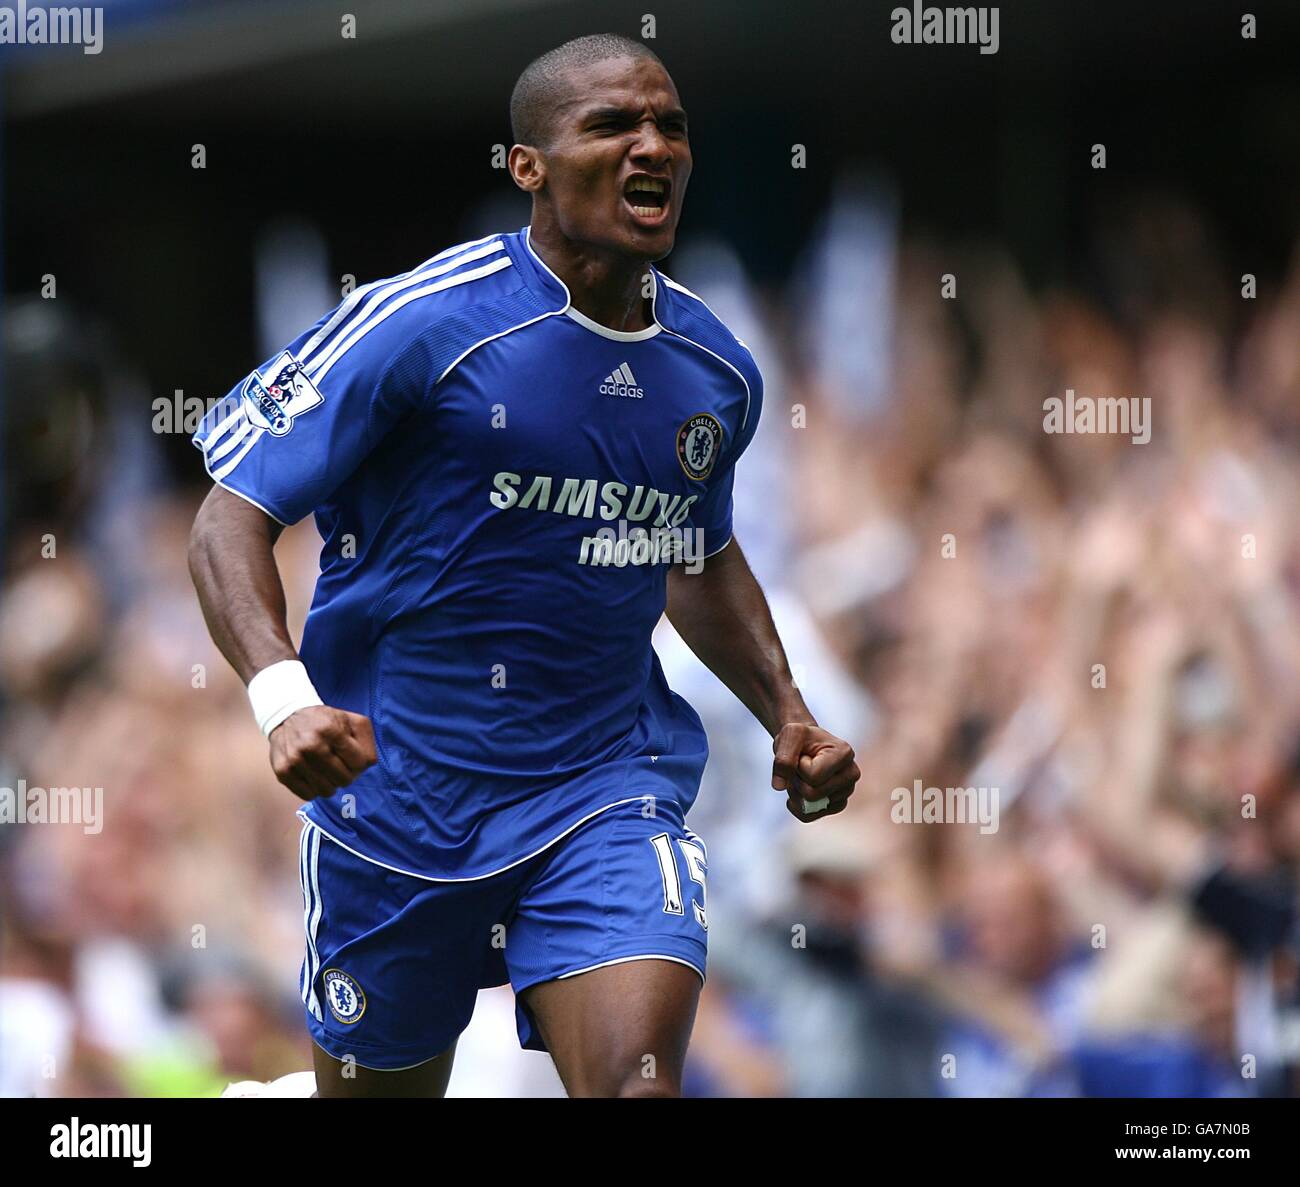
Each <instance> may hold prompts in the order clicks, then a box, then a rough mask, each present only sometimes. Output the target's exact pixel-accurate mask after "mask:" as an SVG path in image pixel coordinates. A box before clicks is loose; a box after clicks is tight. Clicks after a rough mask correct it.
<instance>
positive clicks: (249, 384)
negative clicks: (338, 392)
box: [241, 350, 325, 437]
mask: <svg viewBox="0 0 1300 1187" xmlns="http://www.w3.org/2000/svg"><path fill="white" fill-rule="evenodd" d="M241 394H242V395H243V397H244V404H245V406H246V407H247V409H248V419H249V420H250V421H252V422H253V424H254V425H256V426H257V427H258V428H260V429H266V430H268V431H269V432H270V433H271V434H272V435H273V436H276V437H283V436H284V435H285V433H287V432H288V431H289V430H290V429H291V428H293V422H294V419H295V418H296V417H299V416H301V415H302V414H303V413H304V412H310V411H311V409H313V408H315V407H316V405H317V404H323V403H324V402H325V397H324V396H322V395H321V394H320V392H319V391H317V390H316V385H315V384H314V383H312V381H311V380H310V379H309V378H308V377H307V372H306V371H304V370H303V367H302V364H301V363H299V362H298V360H297V359H295V358H294V357H293V355H291V354H290V353H289V352H288V351H287V350H286V351H285V352H284V353H283V354H282V355H280V357H279V358H278V359H276V360H275V361H274V362H273V363H272V364H271V365H270V366H269V367H267V368H266V372H265V374H263V373H262V372H261V371H254V372H253V373H252V374H251V375H250V376H249V377H248V378H247V379H246V380H244V387H243V391H242V393H241Z"/></svg>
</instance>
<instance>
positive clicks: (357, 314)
mask: <svg viewBox="0 0 1300 1187" xmlns="http://www.w3.org/2000/svg"><path fill="white" fill-rule="evenodd" d="M509 239H510V236H509V235H506V234H496V235H488V236H486V237H484V238H482V239H474V240H470V241H468V242H466V243H458V244H456V245H454V246H453V247H449V248H446V249H445V250H443V251H440V252H439V253H438V254H437V255H434V256H431V257H430V258H429V259H427V260H425V261H424V262H423V263H421V264H418V265H416V266H415V267H414V268H411V269H409V270H408V271H406V272H402V273H399V274H398V275H396V276H389V277H385V278H384V279H382V280H376V281H373V282H371V283H369V284H366V285H363V286H362V287H360V288H358V289H356V290H355V291H354V292H352V293H350V294H349V295H348V296H347V297H345V298H344V299H343V301H342V302H340V304H339V305H338V306H337V307H336V308H335V309H333V310H332V311H331V312H330V313H328V314H327V315H326V316H325V317H323V318H322V319H321V320H320V321H319V322H318V323H317V324H316V325H315V326H313V327H312V329H311V330H310V331H308V332H307V333H306V334H305V335H303V337H302V338H301V339H300V340H299V342H298V343H296V344H295V346H296V349H295V350H294V352H293V353H294V355H295V356H296V358H297V360H298V362H299V363H300V364H301V366H302V367H303V368H304V369H305V370H306V371H307V372H308V374H309V375H310V376H311V377H312V378H313V380H317V381H319V380H323V379H324V378H325V377H326V375H328V373H329V372H330V371H331V370H332V369H333V368H334V367H335V366H337V365H340V364H342V365H344V366H346V365H347V364H353V365H355V364H358V363H361V364H365V365H367V367H374V366H382V365H385V364H393V363H395V362H397V361H398V360H399V359H400V358H401V357H402V356H404V355H406V354H408V353H417V354H419V355H420V356H421V359H420V361H421V365H422V366H423V367H429V366H437V365H438V364H439V363H440V362H444V361H450V359H453V358H455V357H456V355H457V354H459V353H460V352H461V351H462V350H464V349H465V348H466V347H467V346H468V345H471V344H472V343H473V342H474V341H475V340H476V339H478V338H482V337H487V336H491V335H492V334H496V333H500V332H502V331H504V330H506V329H509V328H510V326H511V325H513V324H515V323H516V322H517V321H519V320H526V318H527V317H528V316H530V315H532V314H533V312H534V310H533V306H534V305H535V304H536V301H535V299H534V298H532V296H531V294H530V293H529V291H528V289H527V287H526V285H525V283H524V280H523V278H522V277H521V276H520V274H519V270H518V268H517V267H516V266H515V262H514V259H513V257H512V255H511V253H510V251H509V245H508V240H509Z"/></svg>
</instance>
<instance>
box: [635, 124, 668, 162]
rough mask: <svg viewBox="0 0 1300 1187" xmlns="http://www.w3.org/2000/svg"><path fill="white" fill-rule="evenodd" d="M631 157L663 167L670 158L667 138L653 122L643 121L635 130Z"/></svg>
mask: <svg viewBox="0 0 1300 1187" xmlns="http://www.w3.org/2000/svg"><path fill="white" fill-rule="evenodd" d="M632 155H633V156H634V157H636V158H638V159H640V160H645V161H648V162H652V163H654V164H657V165H663V164H667V163H668V161H669V160H670V159H671V158H672V155H673V149H672V145H671V144H669V143H668V138H667V137H666V136H665V135H664V134H663V133H662V132H661V131H660V130H659V125H658V124H657V123H655V122H654V120H645V121H643V122H642V124H641V126H640V127H639V128H638V129H637V138H636V143H635V144H634V145H633V146H632Z"/></svg>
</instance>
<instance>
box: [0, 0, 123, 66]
mask: <svg viewBox="0 0 1300 1187" xmlns="http://www.w3.org/2000/svg"><path fill="white" fill-rule="evenodd" d="M0 45H79V46H81V52H82V53H83V54H97V53H99V52H100V51H101V50H102V49H103V48H104V10H103V9H102V8H64V7H52V8H46V7H44V6H42V5H39V4H31V5H29V4H28V3H27V0H18V3H17V4H15V5H8V4H6V5H3V6H0Z"/></svg>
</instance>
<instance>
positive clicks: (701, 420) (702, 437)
mask: <svg viewBox="0 0 1300 1187" xmlns="http://www.w3.org/2000/svg"><path fill="white" fill-rule="evenodd" d="M721 448H722V426H721V425H720V424H719V423H718V421H717V418H716V417H713V416H710V415H709V414H708V413H707V412H697V413H696V414H695V415H694V416H692V417H691V418H690V420H688V421H687V422H686V423H685V424H684V425H682V427H681V428H680V429H678V430H677V460H678V461H679V462H681V464H682V469H683V470H685V471H686V476H687V477H688V478H694V479H695V480H696V481H698V482H703V481H704V479H706V478H707V477H708V476H709V475H710V474H711V473H713V462H714V459H715V458H717V456H718V451H719V450H721Z"/></svg>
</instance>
